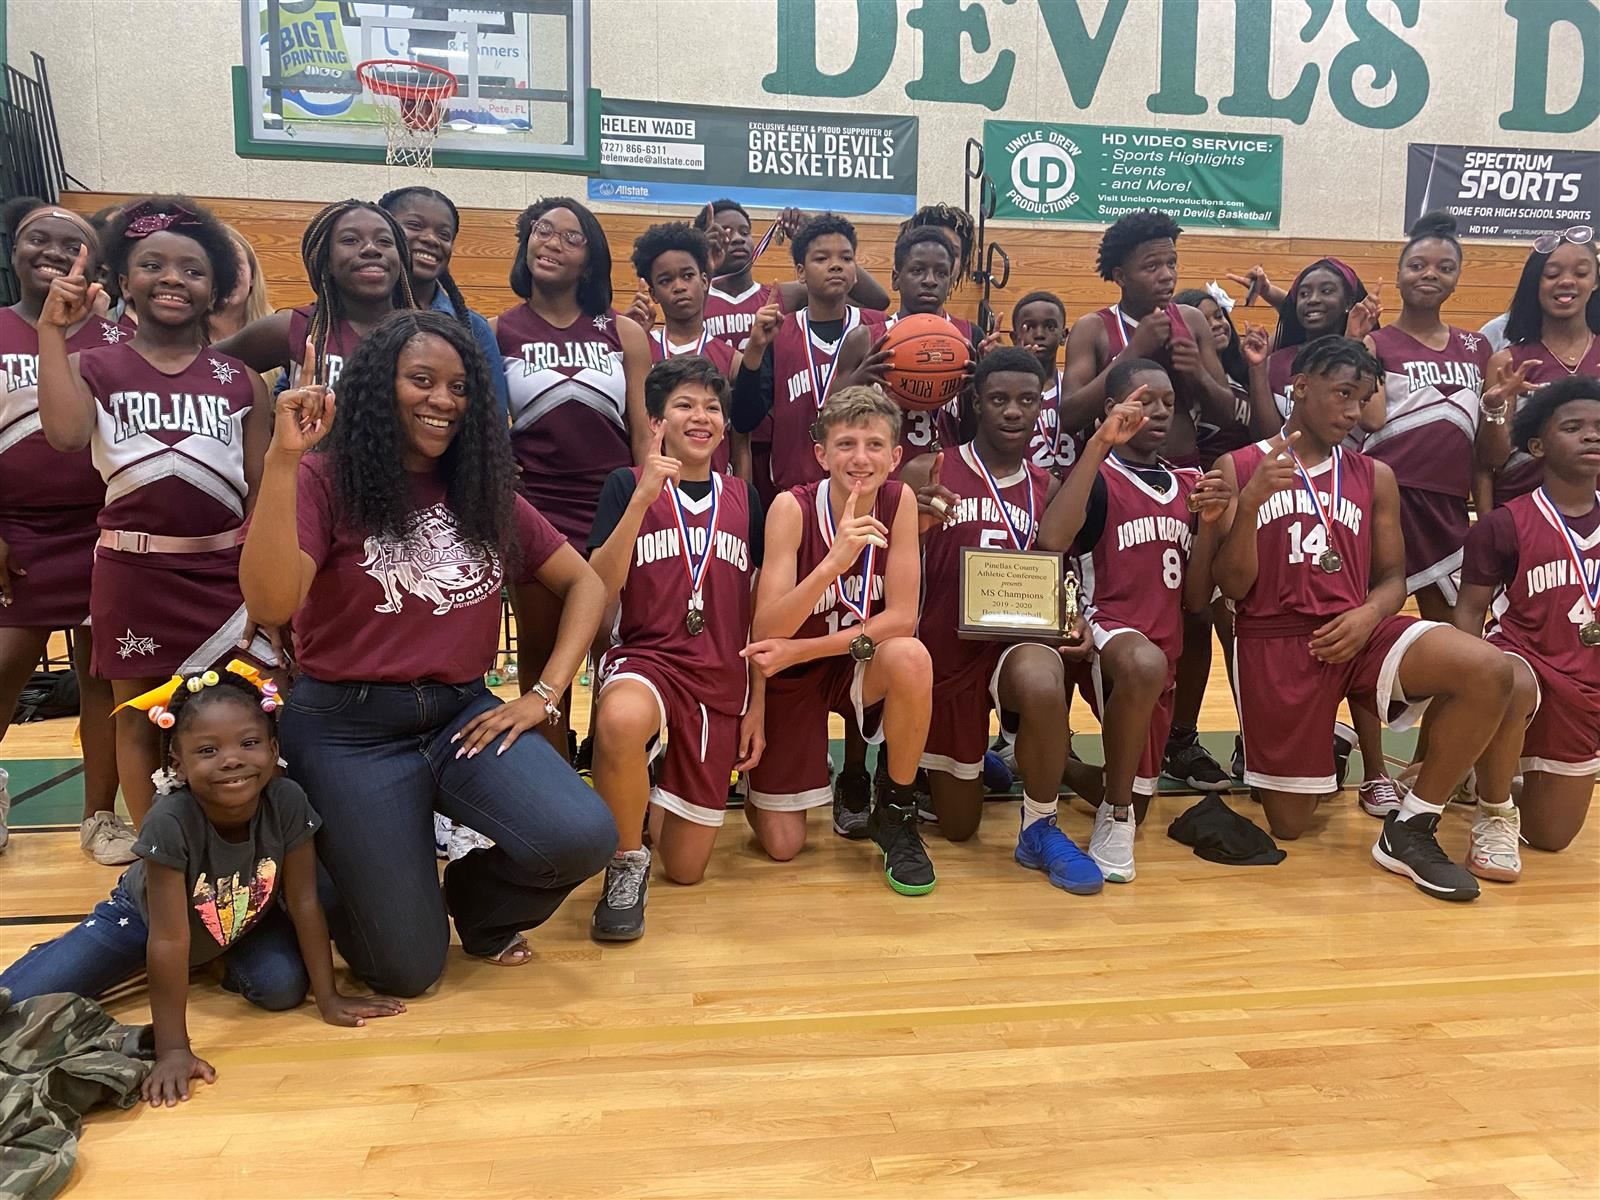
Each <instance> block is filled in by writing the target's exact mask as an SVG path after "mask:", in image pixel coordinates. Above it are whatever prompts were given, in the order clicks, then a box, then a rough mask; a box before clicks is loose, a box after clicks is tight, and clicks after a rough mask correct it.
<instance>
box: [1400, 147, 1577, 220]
mask: <svg viewBox="0 0 1600 1200" xmlns="http://www.w3.org/2000/svg"><path fill="white" fill-rule="evenodd" d="M1597 208H1600V151H1597V150H1512V149H1507V148H1506V147H1504V146H1439V145H1435V144H1433V143H1432V142H1412V143H1411V147H1410V149H1409V150H1408V151H1407V153H1406V223H1405V228H1407V229H1410V228H1411V223H1412V222H1413V221H1415V220H1416V219H1417V218H1418V217H1420V216H1421V215H1422V214H1423V213H1425V212H1432V211H1433V210H1434V209H1443V210H1444V211H1445V212H1447V213H1449V214H1450V215H1451V216H1453V217H1454V218H1455V219H1456V225H1457V226H1458V227H1459V228H1460V230H1461V232H1462V233H1463V234H1465V235H1466V236H1468V237H1482V238H1533V237H1537V236H1538V235H1539V234H1541V233H1548V232H1550V231H1552V230H1554V231H1556V232H1560V231H1562V230H1565V229H1570V228H1571V227H1572V226H1574V225H1588V226H1590V227H1593V225H1594V217H1595V210H1596V209H1597Z"/></svg>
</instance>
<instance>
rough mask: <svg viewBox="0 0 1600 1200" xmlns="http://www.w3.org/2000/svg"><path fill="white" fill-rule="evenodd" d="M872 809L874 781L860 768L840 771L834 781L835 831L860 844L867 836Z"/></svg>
mask: <svg viewBox="0 0 1600 1200" xmlns="http://www.w3.org/2000/svg"><path fill="white" fill-rule="evenodd" d="M871 809H872V780H871V779H870V778H868V777H867V773H866V771H865V770H863V769H862V768H860V767H857V768H855V769H854V770H844V771H840V772H839V773H838V774H837V775H836V776H834V779H833V831H834V832H835V833H837V834H838V835H839V836H840V837H842V838H849V839H850V840H851V841H852V842H859V841H860V840H861V839H862V838H864V837H866V836H867V817H868V813H869V812H870V811H871Z"/></svg>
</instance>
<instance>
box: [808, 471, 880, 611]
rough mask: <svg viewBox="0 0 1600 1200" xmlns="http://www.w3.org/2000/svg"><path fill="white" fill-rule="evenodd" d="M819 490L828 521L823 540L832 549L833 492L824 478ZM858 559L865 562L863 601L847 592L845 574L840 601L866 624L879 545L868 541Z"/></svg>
mask: <svg viewBox="0 0 1600 1200" xmlns="http://www.w3.org/2000/svg"><path fill="white" fill-rule="evenodd" d="M817 491H818V493H819V494H820V495H821V497H822V515H823V516H824V517H825V518H826V522H825V524H824V525H823V527H822V536H823V540H824V541H826V542H827V544H828V548H829V549H830V550H831V549H832V548H833V536H834V530H835V528H836V527H835V525H834V521H833V493H832V491H830V490H829V488H828V482H827V480H823V482H822V485H821V486H820V487H819V488H818V489H817ZM856 561H857V562H864V564H865V565H864V566H863V567H862V568H861V602H860V603H859V604H858V603H856V602H855V601H853V600H851V599H850V597H849V596H848V595H847V594H846V592H845V587H844V576H843V575H840V576H839V579H838V583H839V603H840V604H842V605H844V606H845V607H846V608H847V609H849V610H850V611H851V612H853V613H855V615H856V619H857V620H859V621H860V622H861V623H862V624H863V625H865V624H866V623H867V616H868V614H869V613H871V611H872V568H873V567H874V566H876V565H877V562H878V547H877V546H876V545H875V544H873V543H872V542H868V543H867V545H866V548H865V549H864V550H863V551H862V552H861V557H860V558H858V559H857V560H856Z"/></svg>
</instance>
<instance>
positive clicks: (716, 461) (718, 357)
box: [650, 329, 749, 500]
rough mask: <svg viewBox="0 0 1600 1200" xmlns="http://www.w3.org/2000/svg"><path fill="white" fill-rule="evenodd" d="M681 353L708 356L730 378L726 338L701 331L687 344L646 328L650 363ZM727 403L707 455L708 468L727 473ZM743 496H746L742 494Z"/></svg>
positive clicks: (730, 351) (729, 426) (729, 454)
mask: <svg viewBox="0 0 1600 1200" xmlns="http://www.w3.org/2000/svg"><path fill="white" fill-rule="evenodd" d="M684 354H698V355H701V356H702V357H704V358H709V359H710V360H711V362H712V364H713V365H714V366H715V367H716V368H717V370H719V371H721V372H722V375H723V378H725V379H727V380H729V381H730V382H731V381H732V380H733V347H732V346H730V345H728V343H727V342H719V341H718V340H717V339H716V338H713V337H712V336H711V334H710V332H709V331H707V332H705V333H703V334H702V335H701V337H700V340H699V341H697V342H690V343H688V344H687V345H682V346H680V345H678V343H676V342H668V341H667V331H666V330H665V329H652V330H651V331H650V361H651V362H652V363H658V362H664V361H666V360H667V359H669V358H677V357H679V356H680V355H684ZM728 418H729V411H728V406H727V405H726V404H725V405H723V413H722V419H723V420H724V421H725V422H727V426H726V428H725V429H724V431H723V435H722V444H721V445H719V446H718V447H717V449H716V452H715V453H714V454H712V456H711V469H712V470H713V471H719V472H721V473H723V474H727V473H728V472H729V471H731V470H733V467H732V465H731V463H732V461H733V455H732V452H731V451H730V450H729V449H728V437H729V435H730V434H732V433H733V423H732V422H731V421H729V420H728ZM745 498H746V499H747V500H748V499H749V497H748V496H747V497H745Z"/></svg>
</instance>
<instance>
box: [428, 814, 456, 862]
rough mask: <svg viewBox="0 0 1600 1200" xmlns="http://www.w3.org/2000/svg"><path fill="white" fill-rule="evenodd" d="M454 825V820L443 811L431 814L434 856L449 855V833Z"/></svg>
mask: <svg viewBox="0 0 1600 1200" xmlns="http://www.w3.org/2000/svg"><path fill="white" fill-rule="evenodd" d="M455 827H456V825H455V822H454V821H452V820H451V819H450V818H449V817H447V816H445V815H444V814H443V813H434V814H433V853H434V856H435V857H436V858H439V859H447V858H449V857H450V834H451V833H452V832H453V831H454V830H455Z"/></svg>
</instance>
